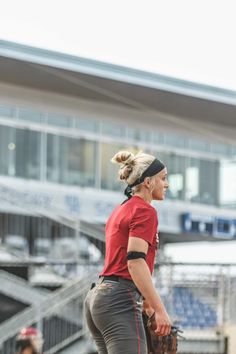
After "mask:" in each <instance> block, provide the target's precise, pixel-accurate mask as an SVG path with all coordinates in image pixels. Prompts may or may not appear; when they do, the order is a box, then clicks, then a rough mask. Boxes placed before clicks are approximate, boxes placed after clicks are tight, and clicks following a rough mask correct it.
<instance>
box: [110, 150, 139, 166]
mask: <svg viewBox="0 0 236 354" xmlns="http://www.w3.org/2000/svg"><path fill="white" fill-rule="evenodd" d="M133 159H134V154H132V152H129V151H119V152H117V154H115V155H114V156H113V158H112V159H111V162H113V163H119V164H124V165H126V166H127V165H131V164H133Z"/></svg>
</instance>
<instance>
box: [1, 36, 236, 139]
mask: <svg viewBox="0 0 236 354" xmlns="http://www.w3.org/2000/svg"><path fill="white" fill-rule="evenodd" d="M0 73H1V76H0V80H1V81H2V82H3V83H9V84H15V85H23V86H26V87H29V88H35V89H40V90H46V91H51V92H55V93H59V94H63V95H69V96H72V97H80V98H84V99H89V100H94V101H97V102H106V103H108V104H115V105H118V106H124V107H126V108H132V109H135V110H139V111H140V110H141V111H143V112H144V114H145V113H147V115H146V116H145V122H144V123H145V124H146V125H149V126H152V125H154V124H156V123H157V122H160V124H162V125H163V124H164V125H165V126H166V127H168V128H169V129H172V130H173V131H176V129H181V130H182V131H183V132H185V133H192V134H194V133H195V135H197V136H204V137H205V138H206V137H209V138H211V139H212V140H216V141H219V142H225V143H231V144H236V139H235V136H236V92H234V91H230V90H226V89H222V88H217V87H212V86H207V85H202V84H198V83H193V82H188V81H184V80H179V79H175V78H171V77H167V76H162V75H158V74H152V73H149V72H145V71H140V70H134V69H131V68H127V67H121V66H117V65H113V64H108V63H103V62H98V61H95V60H90V59H85V58H79V57H76V56H72V55H68V54H63V53H58V52H54V51H49V50H45V49H39V48H35V47H30V46H26V45H22V44H17V43H12V42H8V41H3V40H0Z"/></svg>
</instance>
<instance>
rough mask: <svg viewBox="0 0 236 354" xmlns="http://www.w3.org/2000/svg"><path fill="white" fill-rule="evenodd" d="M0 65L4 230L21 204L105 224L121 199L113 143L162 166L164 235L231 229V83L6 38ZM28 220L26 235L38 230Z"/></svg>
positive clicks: (209, 235)
mask: <svg viewBox="0 0 236 354" xmlns="http://www.w3.org/2000/svg"><path fill="white" fill-rule="evenodd" d="M0 72H1V76H0V80H1V82H0V134H1V137H0V144H1V156H0V187H1V200H2V201H1V215H0V218H1V228H0V232H1V238H2V239H4V238H5V237H6V234H5V232H4V227H5V224H6V222H7V221H6V220H5V221H4V218H6V217H7V220H8V221H9V220H13V221H14V222H12V223H10V224H12V229H11V230H8V231H9V233H10V234H17V233H19V225H20V224H21V218H20V215H25V213H23V212H22V211H23V209H24V205H25V206H27V209H28V210H29V209H32V211H33V210H34V209H36V208H39V207H40V208H44V209H46V210H47V212H49V211H51V212H55V210H57V212H58V213H59V211H60V212H61V213H66V214H67V215H71V216H73V217H74V218H78V217H79V218H80V219H82V220H87V221H89V222H91V223H105V221H106V218H107V216H108V214H109V212H110V211H111V210H112V208H113V207H114V205H115V204H116V203H117V202H120V201H121V200H122V199H124V196H123V195H122V191H123V189H124V185H122V184H121V183H120V182H118V181H117V178H116V174H117V168H116V166H113V165H112V164H111V163H110V159H111V157H112V156H113V154H114V153H115V152H117V151H118V150H120V149H122V150H123V149H129V150H131V151H134V152H135V151H139V150H143V151H145V152H150V153H152V154H154V155H155V156H157V157H158V158H160V159H161V160H163V161H164V162H165V163H166V165H167V167H168V173H169V182H170V188H169V191H168V195H167V201H166V202H165V203H161V204H160V205H158V206H157V209H158V212H159V219H160V226H159V228H160V232H161V233H162V241H163V242H178V241H192V240H193V241H195V240H202V239H214V238H216V239H217V240H219V239H232V238H234V237H236V221H235V220H236V212H235V210H234V208H235V205H236V187H235V183H233V181H234V180H235V178H236V141H235V132H236V122H235V112H236V107H235V104H236V94H235V93H234V92H231V91H227V90H223V89H219V88H213V87H208V86H204V85H200V84H196V83H191V82H185V81H181V80H176V79H172V78H169V77H164V76H160V75H154V74H151V73H147V72H142V71H137V70H133V69H129V68H123V67H118V66H115V65H110V64H106V63H101V62H96V61H93V60H87V59H82V58H77V57H74V56H70V55H66V54H61V53H56V52H51V51H47V50H42V49H37V48H32V47H28V46H24V45H20V44H16V43H10V42H5V41H1V42H0ZM30 205H31V207H30V208H29V207H28V206H30ZM19 210H21V212H20V211H19ZM28 224H29V226H28V231H27V234H28V236H27V235H24V236H25V237H28V238H29V237H31V238H32V239H37V237H44V236H45V235H43V233H42V231H40V230H37V223H36V222H34V221H33V219H31V218H29V221H28ZM14 225H15V227H16V228H17V230H14ZM50 227H51V228H53V225H51V226H50ZM40 232H41V234H40ZM48 232H49V233H50V234H51V235H53V234H54V233H56V231H55V230H54V231H53V229H50V230H48ZM30 235H31V236H30ZM28 241H30V242H29V247H30V252H33V251H34V250H33V247H31V246H30V244H31V240H29V239H28V240H27V242H28Z"/></svg>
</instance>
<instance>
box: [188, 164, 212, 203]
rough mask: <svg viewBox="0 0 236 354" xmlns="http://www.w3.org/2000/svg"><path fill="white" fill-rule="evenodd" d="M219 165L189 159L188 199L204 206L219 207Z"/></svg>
mask: <svg viewBox="0 0 236 354" xmlns="http://www.w3.org/2000/svg"><path fill="white" fill-rule="evenodd" d="M218 187H219V163H218V162H217V161H212V160H209V161H208V160H203V159H197V158H188V159H187V165H186V199H187V200H189V201H191V202H195V203H202V204H210V205H217V204H218V193H219V188H218Z"/></svg>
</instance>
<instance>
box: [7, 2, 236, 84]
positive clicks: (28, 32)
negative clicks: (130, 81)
mask: <svg viewBox="0 0 236 354" xmlns="http://www.w3.org/2000/svg"><path fill="white" fill-rule="evenodd" d="M0 4H1V11H0V38H2V39H7V40H10V41H17V42H21V43H26V44H30V45H34V46H38V47H43V48H48V49H51V50H57V51H62V52H67V53H71V54H75V55H78V56H82V57H87V58H95V59H98V60H102V61H107V62H111V63H116V64H121V65H125V66H130V67H135V68H140V69H144V70H148V71H152V72H156V73H161V74H166V75H170V76H175V77H179V78H183V79H187V80H192V81H197V82H203V83H208V84H212V85H215V86H221V87H227V88H230V89H233V90H236V70H235V63H236V54H235V50H234V45H233V43H234V41H235V33H236V31H235V30H236V21H235V1H234V0H232V1H231V0H221V1H217V0H197V1H192V0H178V1H174V0H171V1H170V0H161V1H160V0H154V1H151V0H145V1H144V0H143V1H139V0H135V1H134V0H119V1H113V0H99V1H98V0H96V1H95V0H94V1H91V0H83V1H81V0H40V1H35V0H34V1H32V0H20V1H19V0H0Z"/></svg>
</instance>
